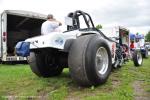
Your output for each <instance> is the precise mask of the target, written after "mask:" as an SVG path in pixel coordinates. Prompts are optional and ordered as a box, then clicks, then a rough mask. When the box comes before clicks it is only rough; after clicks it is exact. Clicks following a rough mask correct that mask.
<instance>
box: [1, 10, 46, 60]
mask: <svg viewBox="0 0 150 100" xmlns="http://www.w3.org/2000/svg"><path fill="white" fill-rule="evenodd" d="M45 19H46V15H43V14H39V13H35V12H29V11H21V10H5V11H4V12H3V13H1V15H0V37H1V38H0V61H1V62H13V61H14V62H16V61H17V62H18V61H19V62H20V61H26V58H25V57H20V56H17V55H15V53H14V52H15V49H14V48H15V45H16V43H17V42H19V41H24V40H25V39H27V38H30V37H34V36H38V35H40V34H41V24H42V23H43V22H44V21H45Z"/></svg>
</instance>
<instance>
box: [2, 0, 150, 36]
mask: <svg viewBox="0 0 150 100" xmlns="http://www.w3.org/2000/svg"><path fill="white" fill-rule="evenodd" d="M3 10H27V11H33V12H38V13H42V14H46V15H47V14H49V13H51V14H53V15H54V16H55V18H56V19H57V20H60V21H61V22H63V23H64V18H65V16H67V14H68V13H69V12H72V11H75V10H83V11H84V12H87V13H89V14H90V15H91V17H92V19H93V21H94V23H95V25H97V24H101V25H102V26H103V28H107V27H114V26H123V27H126V28H128V29H129V30H130V31H131V32H132V33H137V32H139V33H142V34H146V33H147V32H148V31H149V30H150V0H0V13H1V12H2V11H3Z"/></svg>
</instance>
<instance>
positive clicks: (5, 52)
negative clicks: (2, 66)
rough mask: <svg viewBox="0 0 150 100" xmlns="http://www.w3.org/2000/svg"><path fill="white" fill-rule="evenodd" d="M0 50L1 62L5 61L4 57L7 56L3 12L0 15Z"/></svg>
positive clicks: (5, 24) (5, 26)
mask: <svg viewBox="0 0 150 100" xmlns="http://www.w3.org/2000/svg"><path fill="white" fill-rule="evenodd" d="M1 30H2V31H1V32H2V33H1V35H2V36H1V37H2V38H1V41H2V43H1V45H2V46H1V49H2V52H1V56H2V60H3V61H6V55H7V43H6V42H7V14H6V13H5V12H4V13H2V16H1Z"/></svg>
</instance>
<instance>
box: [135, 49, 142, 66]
mask: <svg viewBox="0 0 150 100" xmlns="http://www.w3.org/2000/svg"><path fill="white" fill-rule="evenodd" d="M133 62H134V65H135V66H141V65H142V63H143V57H142V53H141V51H138V50H135V51H134V53H133Z"/></svg>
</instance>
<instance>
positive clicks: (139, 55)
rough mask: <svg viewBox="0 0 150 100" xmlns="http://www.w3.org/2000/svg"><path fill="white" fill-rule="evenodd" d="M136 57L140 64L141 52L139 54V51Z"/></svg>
mask: <svg viewBox="0 0 150 100" xmlns="http://www.w3.org/2000/svg"><path fill="white" fill-rule="evenodd" d="M137 59H138V63H139V64H140V65H141V64H142V54H141V52H138V53H137Z"/></svg>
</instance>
